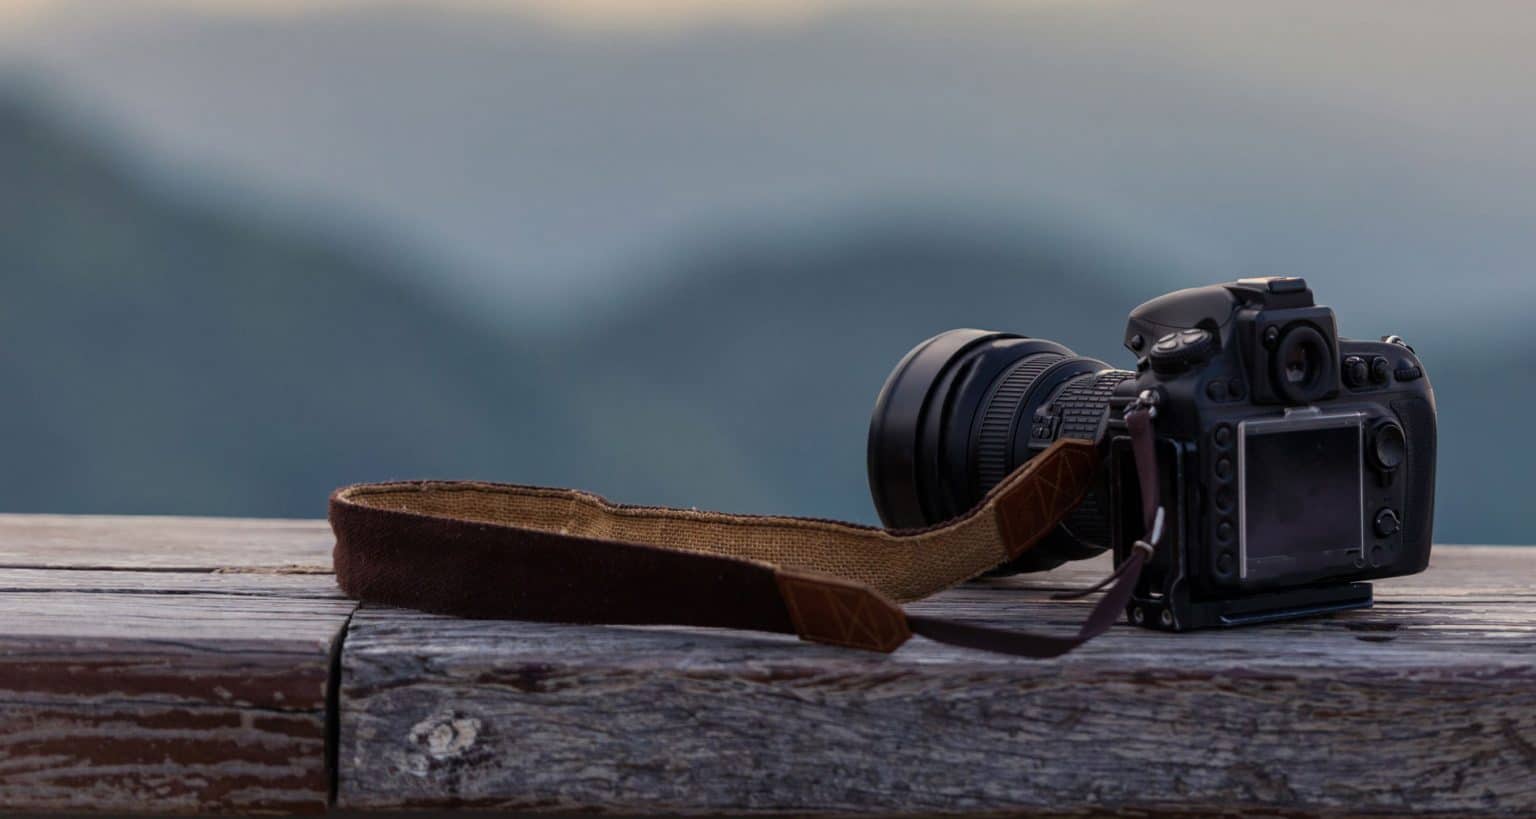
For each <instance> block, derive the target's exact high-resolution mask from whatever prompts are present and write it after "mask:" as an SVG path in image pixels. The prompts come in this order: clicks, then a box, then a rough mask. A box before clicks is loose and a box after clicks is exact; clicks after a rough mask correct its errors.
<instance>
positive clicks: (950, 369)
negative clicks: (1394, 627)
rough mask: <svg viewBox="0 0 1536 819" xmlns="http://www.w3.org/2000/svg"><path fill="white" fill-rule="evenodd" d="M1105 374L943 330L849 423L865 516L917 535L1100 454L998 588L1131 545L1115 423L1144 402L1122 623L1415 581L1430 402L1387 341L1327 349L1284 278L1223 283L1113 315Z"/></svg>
mask: <svg viewBox="0 0 1536 819" xmlns="http://www.w3.org/2000/svg"><path fill="white" fill-rule="evenodd" d="M1124 342H1125V346H1126V348H1127V349H1129V350H1130V351H1131V352H1132V353H1134V354H1135V355H1136V357H1137V362H1136V370H1135V371H1134V372H1132V371H1126V370H1116V369H1112V368H1110V367H1109V366H1108V365H1107V364H1105V363H1104V362H1102V361H1097V360H1095V359H1090V358H1085V357H1081V356H1077V355H1076V354H1075V353H1073V352H1072V351H1071V350H1069V349H1067V348H1065V347H1062V346H1061V345H1059V344H1055V343H1054V342H1050V341H1046V340H1043V339H1031V338H1026V337H1022V336H1016V335H1011V334H1006V333H991V332H984V331H979V330H952V331H949V332H947V333H943V334H940V335H939V336H936V337H934V338H932V339H929V340H928V341H926V342H924V343H923V344H921V345H919V346H918V347H917V348H916V349H914V350H913V351H912V352H910V353H908V355H907V356H906V358H904V359H903V360H902V362H901V363H900V364H898V365H897V367H896V370H895V371H894V372H893V373H892V374H891V376H890V378H889V379H888V380H887V382H886V385H885V388H884V389H883V390H882V391H881V394H880V398H879V399H878V400H877V402H876V407H875V414H874V417H873V419H872V421H871V425H870V439H869V470H870V487H871V490H872V493H873V495H874V499H875V505H876V508H877V510H878V511H879V513H880V516H881V519H882V520H883V521H884V522H885V523H886V525H888V526H892V527H898V528H909V527H920V526H929V525H933V524H936V523H938V522H940V521H942V520H944V519H946V518H948V517H953V516H954V515H956V514H959V513H961V512H964V511H965V510H967V509H969V508H970V507H971V506H973V505H975V504H976V503H977V502H979V501H980V500H981V498H982V496H984V495H985V493H986V492H987V490H988V489H990V488H991V487H992V486H993V485H995V484H996V483H997V482H998V481H1000V480H1001V479H1002V478H1003V477H1005V476H1006V475H1007V474H1008V473H1009V472H1011V471H1012V470H1014V469H1016V468H1018V467H1019V466H1020V465H1022V464H1023V463H1024V462H1025V461H1027V460H1028V459H1029V458H1030V457H1032V456H1033V455H1035V454H1037V453H1038V452H1040V451H1042V450H1044V449H1045V448H1046V447H1048V446H1050V445H1051V444H1052V443H1054V442H1055V441H1056V440H1058V439H1060V438H1063V437H1074V438H1083V439H1088V440H1094V441H1098V442H1101V443H1102V444H1103V449H1104V452H1105V458H1106V467H1107V468H1106V469H1104V470H1102V476H1101V481H1100V483H1099V484H1098V485H1097V486H1096V487H1095V488H1094V489H1093V490H1092V491H1091V492H1090V493H1089V495H1088V498H1087V499H1086V500H1085V501H1084V503H1083V504H1082V505H1081V506H1080V507H1079V508H1078V509H1077V510H1075V511H1074V512H1073V514H1072V515H1071V516H1070V517H1068V518H1067V519H1066V520H1065V521H1063V523H1062V524H1061V525H1060V526H1058V527H1057V530H1056V531H1054V532H1053V533H1052V534H1051V535H1050V536H1048V537H1047V538H1045V539H1044V540H1043V541H1042V542H1041V543H1039V544H1037V545H1036V547H1035V548H1034V549H1032V550H1030V551H1029V552H1027V553H1026V554H1025V556H1024V557H1023V558H1021V559H1020V560H1018V561H1015V562H1013V563H1010V564H1007V565H1005V566H1004V567H1002V568H1001V570H1000V571H1001V573H1011V572H1019V571H1038V570H1042V569H1048V568H1051V567H1053V566H1056V565H1059V564H1060V563H1062V562H1064V561H1066V560H1072V559H1079V558H1083V557H1089V556H1092V555H1095V554H1099V553H1101V552H1102V551H1103V550H1104V549H1106V548H1110V549H1113V550H1114V554H1115V558H1116V562H1117V563H1118V562H1119V561H1121V560H1124V559H1125V558H1126V557H1128V556H1129V555H1130V554H1131V551H1132V549H1133V548H1134V544H1135V542H1136V541H1137V540H1138V539H1142V538H1145V537H1147V535H1148V533H1147V532H1145V531H1144V525H1143V518H1142V515H1141V487H1140V486H1139V483H1138V480H1137V473H1136V469H1135V464H1134V462H1133V458H1132V455H1131V449H1130V438H1129V434H1128V431H1127V429H1126V426H1125V423H1124V420H1123V414H1124V411H1125V408H1126V407H1127V406H1128V405H1130V404H1131V403H1132V402H1133V401H1142V402H1149V401H1150V402H1154V405H1155V406H1156V408H1157V415H1156V421H1155V432H1156V445H1155V449H1156V453H1157V462H1158V472H1159V480H1160V487H1159V490H1160V492H1159V494H1160V497H1161V499H1162V503H1163V506H1164V511H1165V519H1164V529H1163V532H1162V537H1161V539H1160V540H1159V542H1158V545H1157V549H1156V553H1155V556H1154V558H1153V559H1152V560H1151V562H1150V563H1149V564H1148V565H1147V567H1146V569H1145V570H1144V571H1143V572H1142V574H1141V578H1140V580H1139V581H1138V583H1137V587H1136V589H1135V592H1134V595H1133V598H1132V602H1131V603H1130V605H1129V611H1128V615H1129V616H1130V618H1131V620H1132V622H1134V623H1137V624H1139V625H1144V626H1147V627H1151V628H1161V629H1169V630H1176V631H1182V630H1186V629H1191V628H1203V627H1209V626H1228V625H1241V624H1246V623H1256V622H1265V621H1269V620H1277V619H1284V618H1290V617H1297V616H1303V615H1310V614H1318V613H1323V612H1329V611H1338V610H1342V609H1349V608H1359V607H1364V606H1369V605H1370V604H1371V587H1370V585H1369V584H1368V583H1366V582H1363V581H1367V580H1371V579H1373V578H1381V577H1391V576H1396V575H1404V574H1412V573H1414V572H1418V571H1422V570H1423V569H1424V568H1425V566H1426V565H1427V564H1428V561H1429V552H1430V542H1431V532H1432V528H1433V515H1434V475H1435V403H1434V394H1433V392H1432V391H1431V389H1430V385H1429V379H1428V378H1427V377H1426V376H1425V373H1424V368H1423V365H1422V364H1421V363H1420V361H1419V359H1418V357H1417V356H1416V354H1415V353H1414V351H1413V350H1412V348H1410V347H1408V346H1407V345H1406V344H1404V343H1403V342H1402V340H1401V339H1398V338H1396V337H1395V336H1388V337H1386V338H1384V339H1382V340H1381V341H1356V340H1349V339H1343V338H1340V337H1339V335H1338V329H1337V322H1336V320H1335V317H1334V314H1333V311H1332V310H1331V309H1329V308H1327V307H1325V306H1320V305H1318V304H1316V303H1315V302H1314V300H1313V296H1312V292H1311V290H1310V289H1308V287H1307V285H1306V282H1304V281H1303V280H1301V279H1297V278H1267V279H1244V280H1240V281H1237V282H1234V283H1230V284H1222V285H1213V286H1210V287H1201V288H1195V289H1190V290H1181V291H1178V292H1175V293H1170V294H1168V295H1165V296H1162V297H1160V298H1157V299H1153V300H1152V301H1149V302H1147V303H1145V304H1143V305H1141V306H1140V307H1138V308H1137V309H1136V310H1134V311H1133V312H1132V313H1131V315H1130V318H1129V321H1128V323H1127V327H1126V332H1125V337H1124Z"/></svg>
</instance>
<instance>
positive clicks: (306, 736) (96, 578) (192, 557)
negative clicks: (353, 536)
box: [0, 516, 354, 814]
mask: <svg viewBox="0 0 1536 819" xmlns="http://www.w3.org/2000/svg"><path fill="white" fill-rule="evenodd" d="M70 520H71V519H66V518H46V519H41V520H35V519H34V520H28V519H26V518H25V516H5V519H4V520H0V553H4V554H6V555H7V558H6V559H7V560H12V561H16V562H32V563H36V564H39V565H59V566H112V565H116V566H124V565H134V564H137V563H142V564H144V565H147V566H150V567H152V568H153V569H155V570H154V571H129V570H104V569H80V568H44V569H38V568H9V569H0V809H3V810H6V811H70V812H80V813H106V814H121V813H126V812H136V813H137V812H149V813H197V814H206V813H253V812H259V813H273V812H277V813H294V812H301V813H314V812H320V811H324V810H325V809H326V806H327V798H328V791H329V788H330V783H331V781H332V777H331V774H330V771H329V770H328V766H327V747H326V744H327V735H328V732H327V725H328V713H329V712H328V708H327V702H328V695H329V693H330V684H331V665H332V663H331V659H332V653H333V651H334V650H336V649H337V648H338V647H339V640H340V637H341V635H342V634H343V628H344V625H345V622H346V619H347V617H348V616H349V615H350V614H351V611H352V609H353V607H354V604H353V603H352V601H349V600H346V599H344V598H342V597H341V595H340V593H339V592H338V591H337V590H336V587H335V581H334V579H333V578H332V577H331V576H330V575H328V574H309V573H293V571H292V569H291V568H274V569H272V570H262V569H261V568H259V567H260V566H261V565H262V564H270V565H271V566H273V567H291V566H292V565H294V564H295V563H297V562H299V561H307V560H311V559H313V557H314V554H315V549H314V548H313V543H312V541H313V535H314V532H315V530H316V527H315V525H314V524H312V523H305V524H303V525H294V524H287V523H283V522H278V523H275V524H274V523H268V522H249V521H232V522H230V523H229V525H228V526H227V527H221V526H219V525H218V524H217V522H214V521H208V520H190V521H180V520H176V519H138V518H130V519H103V518H90V519H85V520H82V521H80V522H79V526H78V527H77V528H74V527H72V526H71V524H70ZM119 522H120V523H121V524H122V525H121V527H120V534H119V535H114V534H113V532H114V531H119V527H118V523H119ZM72 530H73V531H77V532H78V537H72V536H71V531H72ZM230 568H237V569H241V571H237V572H229V571H227V570H228V569H230ZM215 569H216V570H226V571H214V570H215Z"/></svg>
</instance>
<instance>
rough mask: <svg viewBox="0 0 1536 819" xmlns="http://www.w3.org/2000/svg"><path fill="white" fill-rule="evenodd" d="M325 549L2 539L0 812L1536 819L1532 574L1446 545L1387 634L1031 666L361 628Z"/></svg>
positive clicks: (1251, 640)
mask: <svg viewBox="0 0 1536 819" xmlns="http://www.w3.org/2000/svg"><path fill="white" fill-rule="evenodd" d="M330 547H331V540H330V534H329V531H328V530H327V528H326V527H325V525H324V524H323V523H321V522H311V521H304V522H296V521H215V520H188V519H167V518H158V519H156V518H65V517H56V516H15V515H0V810H5V811H11V812H29V811H61V810H62V811H71V812H81V813H107V814H116V813H122V812H126V811H138V812H152V813H173V812H182V813H186V812H199V813H245V812H306V811H320V810H324V809H325V808H326V807H327V805H328V804H329V805H330V807H331V809H332V810H345V811H349V812H364V813H366V812H373V811H395V810H401V809H405V810H411V809H426V810H433V809H445V808H454V807H476V808H482V809H500V810H507V811H516V812H527V811H549V810H557V811H563V810H579V811H607V812H615V813H625V814H636V813H712V812H718V813H741V812H764V813H842V812H861V813H909V814H910V813H941V812H986V813H1002V812H1045V813H1054V814H1087V813H1101V812H1106V811H1118V812H1124V813H1131V814H1143V813H1154V814H1163V813H1168V814H1172V813H1222V812H1236V811H1248V812H1253V811H1260V812H1266V813H1284V814H1322V815H1328V814H1333V815H1344V814H1358V813H1376V814H1411V813H1420V814H1423V813H1447V812H1469V813H1484V814H1506V815H1531V814H1533V813H1536V549H1532V550H1524V549H1511V548H1456V547H1442V548H1440V549H1439V550H1438V551H1437V552H1436V555H1435V560H1434V566H1433V568H1432V569H1431V571H1430V572H1428V573H1426V574H1424V575H1421V576H1418V577H1414V578H1405V579H1401V580H1394V581H1387V582H1383V583H1380V584H1378V585H1377V592H1378V599H1379V604H1378V606H1377V608H1376V609H1374V610H1372V611H1368V612H1352V613H1348V614H1343V615H1338V616H1335V617H1331V618H1326V619H1319V620H1312V621H1305V622H1299V623H1291V624H1285V625H1276V626H1266V627H1259V628H1251V629H1244V630H1237V631H1226V632H1202V633H1198V634H1193V635H1163V634H1157V633H1153V632H1145V631H1141V630H1137V629H1132V628H1130V627H1120V628H1117V629H1115V630H1114V631H1113V632H1112V633H1111V634H1110V635H1108V636H1106V637H1105V638H1103V639H1102V640H1100V641H1098V642H1095V643H1094V644H1091V645H1089V646H1088V647H1087V648H1085V649H1083V650H1081V651H1079V652H1078V653H1076V654H1073V655H1070V656H1068V657H1065V658H1062V659H1060V660H1055V661H1050V662H1031V661H1025V660H1010V659H1007V658H1001V657H996V656H993V655H987V654H983V653H979V652H972V651H967V650H963V649H954V648H947V647H943V646H939V645H936V644H934V643H931V642H928V641H926V640H921V639H918V640H914V641H913V642H912V643H910V644H909V645H908V646H907V647H905V648H903V649H902V650H900V651H899V652H897V653H896V654H894V655H890V656H884V655H873V654H866V653H859V652H852V651H844V650H839V649H833V648H827V647H820V646H812V645H808V644H803V643H800V642H798V641H796V640H794V639H793V638H787V637H780V636H774V635H763V634H750V633H731V632H719V631H710V630H704V629H672V628H623V627H574V626H560V625H551V624H533V623H512V622H500V623H497V622H483V621H462V620H455V619H452V618H443V617H433V616H429V615H422V614H417V613H413V612H406V611H400V610H393V609H387V608H378V607H366V606H365V607H363V608H361V609H359V610H357V611H356V613H355V614H354V613H353V612H354V604H352V603H351V602H349V601H346V600H344V599H341V598H340V596H339V595H338V594H337V592H336V591H335V588H334V585H333V579H332V578H331V577H330V576H329V575H328V574H325V573H323V572H324V568H325V567H326V566H327V565H328V563H329V552H330ZM1104 569H1105V566H1104V565H1103V564H1102V563H1100V564H1093V563H1090V564H1089V565H1086V566H1075V567H1069V568H1067V569H1065V570H1063V571H1058V572H1055V573H1052V574H1049V575H1043V576H1039V577H1034V578H1025V579H1011V580H1005V581H989V582H986V583H980V584H974V585H970V586H967V587H964V588H961V589H958V590H955V591H951V592H949V593H946V594H945V595H942V596H940V597H938V598H935V599H934V600H931V601H927V602H924V603H922V604H919V605H917V606H914V607H913V608H914V609H916V610H921V611H924V612H929V613H936V614H944V615H947V616H950V617H959V618H965V619H971V620H975V621H979V622H989V623H995V624H999V625H1007V626H1014V627H1023V626H1030V627H1055V628H1060V629H1066V628H1069V627H1071V626H1073V625H1075V623H1076V621H1077V619H1078V617H1079V616H1080V615H1081V612H1082V606H1083V605H1084V604H1082V603H1062V602H1051V601H1049V600H1048V599H1047V597H1048V594H1049V592H1050V591H1051V590H1053V589H1060V588H1067V587H1076V586H1080V585H1083V584H1085V583H1087V582H1090V581H1092V580H1095V579H1097V577H1098V576H1099V575H1100V574H1101V573H1102V572H1103V571H1104ZM349 616H351V621H350V627H349V626H348V625H347V623H348V618H349ZM344 635H345V642H344V643H343V642H342V638H343V636H344ZM333 654H334V655H335V657H334V659H335V662H334V663H333V662H332V660H333ZM328 698H329V699H330V700H331V705H330V707H328V705H327V700H328ZM328 746H329V747H328ZM328 758H330V759H333V760H334V763H335V768H334V769H330V768H329V766H328V763H327V759H328ZM329 789H334V791H335V795H334V797H333V798H332V799H330V800H328V799H327V790H329Z"/></svg>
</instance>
